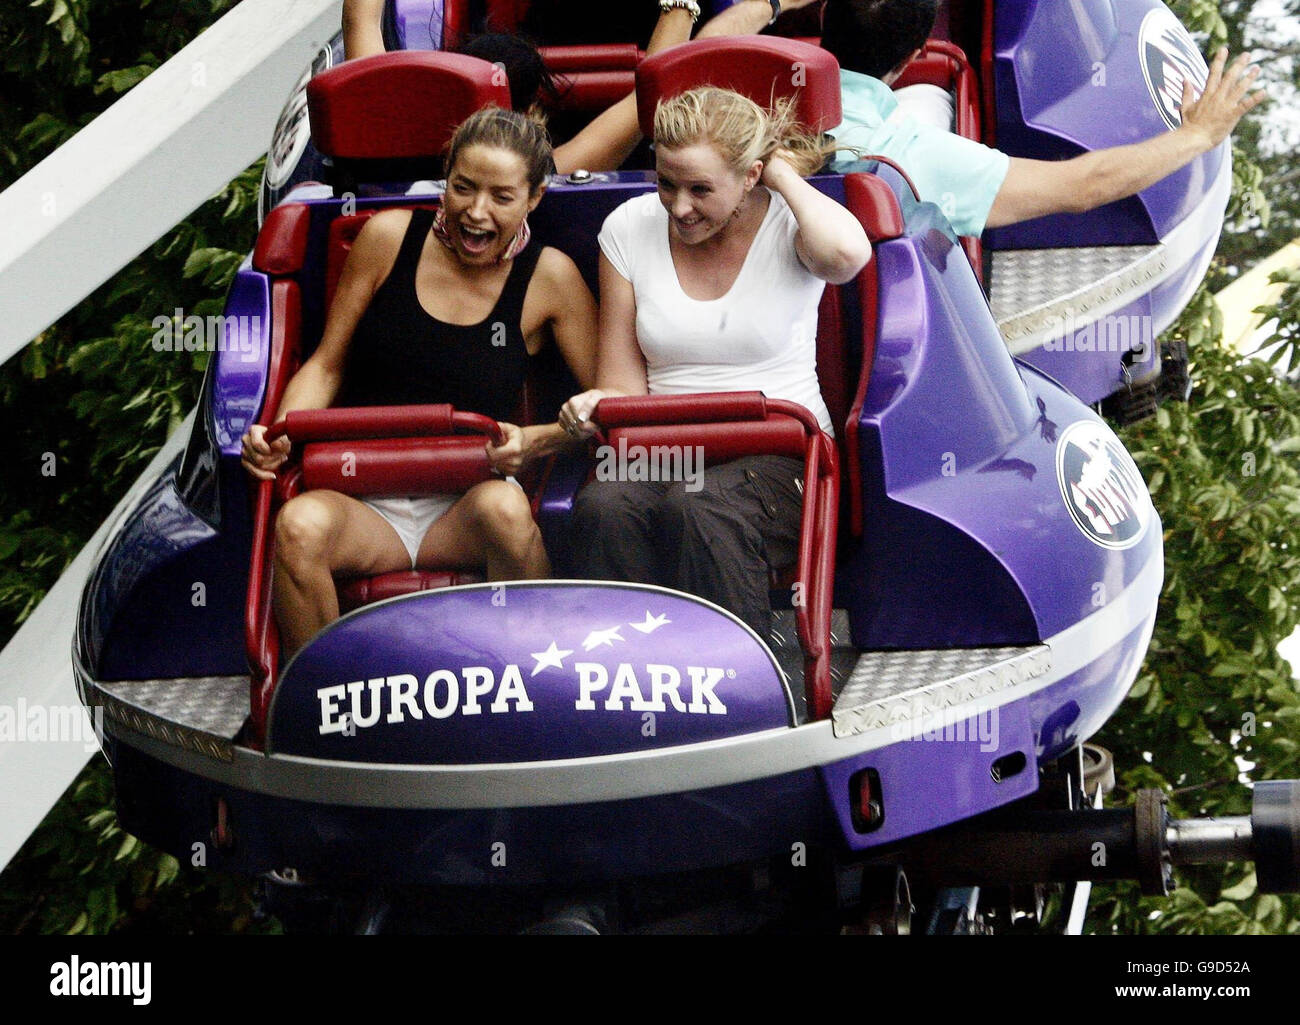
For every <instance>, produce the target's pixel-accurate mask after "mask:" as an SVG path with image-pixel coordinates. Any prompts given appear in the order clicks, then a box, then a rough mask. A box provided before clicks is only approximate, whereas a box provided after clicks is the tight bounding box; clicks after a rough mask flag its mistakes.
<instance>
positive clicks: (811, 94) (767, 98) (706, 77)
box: [636, 36, 844, 137]
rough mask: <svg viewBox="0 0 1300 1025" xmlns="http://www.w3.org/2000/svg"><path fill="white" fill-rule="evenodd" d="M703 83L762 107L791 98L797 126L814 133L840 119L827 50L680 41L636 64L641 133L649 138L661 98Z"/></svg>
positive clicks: (748, 40)
mask: <svg viewBox="0 0 1300 1025" xmlns="http://www.w3.org/2000/svg"><path fill="white" fill-rule="evenodd" d="M702 85H716V86H720V87H721V88H724V89H734V90H735V91H736V92H738V93H740V94H742V95H744V96H748V97H749V98H750V99H751V100H753V101H754V102H755V103H757V104H759V105H760V106H763V107H770V106H771V105H772V102H773V100H779V99H783V98H785V97H792V98H793V99H794V101H795V116H796V118H797V119H798V121H799V123H800V124H802V125H804V126H805V127H807V128H809V129H811V130H813V131H818V132H821V131H825V130H826V129H828V128H834V127H835V126H836V125H838V124H839V123H840V122H841V121H843V120H844V114H843V111H842V108H841V105H840V66H839V63H838V62H837V61H836V60H835V58H834V57H832V56H831V55H830V54H829V53H828V52H827V51H825V50H823V49H822V48H821V47H820V46H813V45H812V44H811V43H804V42H800V41H799V40H797V39H780V38H777V37H775V36H734V37H732V36H728V37H724V38H719V39H697V40H696V41H695V42H692V43H682V44H681V45H680V46H673V47H669V48H668V49H667V50H662V51H660V52H659V53H657V54H655V55H654V56H651V57H647V58H646V59H645V60H643V61H642V62H641V63H640V65H639V66H638V67H637V69H636V105H637V116H638V118H639V119H640V122H641V131H642V133H643V134H644V135H646V136H647V137H650V136H653V134H654V117H655V105H656V104H658V102H659V101H660V100H666V99H668V98H670V97H673V96H676V95H677V94H678V93H684V92H686V91H687V90H688V89H694V88H695V87H696V86H702Z"/></svg>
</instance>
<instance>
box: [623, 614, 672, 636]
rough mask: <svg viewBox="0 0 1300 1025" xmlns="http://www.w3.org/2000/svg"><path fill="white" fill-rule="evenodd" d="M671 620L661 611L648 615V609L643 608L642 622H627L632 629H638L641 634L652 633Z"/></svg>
mask: <svg viewBox="0 0 1300 1025" xmlns="http://www.w3.org/2000/svg"><path fill="white" fill-rule="evenodd" d="M671 622H672V620H671V619H669V618H668V617H667V616H666V615H663V614H662V613H661V614H660V615H658V616H652V615H650V610H649V609H646V610H645V621H644V622H642V623H628V626H630V627H631V628H632V629H633V630H640V631H641V632H642V633H643V634H652V633H654V632H655V631H656V630H658V629H659V628H660V627H661V626H663V625H664V624H666V623H671Z"/></svg>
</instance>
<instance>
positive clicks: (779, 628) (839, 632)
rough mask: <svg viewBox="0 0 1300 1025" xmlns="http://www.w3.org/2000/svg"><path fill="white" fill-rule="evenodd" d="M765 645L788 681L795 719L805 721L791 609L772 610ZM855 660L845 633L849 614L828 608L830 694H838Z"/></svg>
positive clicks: (855, 653)
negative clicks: (829, 625) (829, 614)
mask: <svg viewBox="0 0 1300 1025" xmlns="http://www.w3.org/2000/svg"><path fill="white" fill-rule="evenodd" d="M767 643H768V646H769V647H770V648H771V649H772V654H773V655H775V656H776V661H777V665H779V666H780V667H781V669H782V671H783V672H784V673H785V675H786V678H787V679H788V680H789V681H790V692H791V694H792V696H793V697H794V706H795V718H796V720H797V721H798V722H807V721H808V700H807V697H806V695H805V694H804V690H803V649H802V648H800V647H799V635H798V633H797V632H796V631H795V625H794V610H793V609H778V610H774V611H773V612H772V629H771V632H770V633H769V634H768V642H767ZM857 662H858V649H857V648H855V647H853V640H852V638H851V637H850V636H849V614H848V611H847V610H845V609H832V610H831V693H832V694H838V693H839V692H840V689H841V688H842V687H843V686H844V684H845V682H846V681H847V680H848V678H849V674H850V673H852V672H853V667H854V666H855V665H857Z"/></svg>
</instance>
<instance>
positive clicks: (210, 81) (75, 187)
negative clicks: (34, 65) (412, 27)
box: [0, 0, 342, 363]
mask: <svg viewBox="0 0 1300 1025" xmlns="http://www.w3.org/2000/svg"><path fill="white" fill-rule="evenodd" d="M341 10H342V0H243V2H242V3H240V4H238V5H237V6H235V7H234V8H233V9H232V10H231V11H230V12H229V13H228V14H226V15H225V16H224V17H222V18H221V20H219V21H218V22H217V23H216V24H215V25H212V26H211V27H210V28H208V29H207V31H205V32H204V33H202V34H201V35H200V36H199V37H198V38H197V39H195V40H194V41H193V42H192V43H190V44H189V45H188V46H186V47H185V48H184V49H183V50H181V51H180V53H178V54H176V55H175V56H174V57H172V59H171V60H169V61H168V62H167V63H166V64H164V65H163V66H162V67H160V68H158V69H157V70H156V71H154V72H153V74H151V75H150V76H149V77H148V78H146V79H145V80H144V81H142V82H140V83H139V84H138V85H137V86H136V87H135V88H134V89H132V90H131V91H130V92H128V93H127V94H126V95H125V96H123V97H122V98H121V99H119V100H118V101H117V102H116V103H114V104H113V106H111V107H110V108H109V109H108V110H106V111H104V113H102V114H101V115H100V116H99V117H97V118H96V119H95V120H94V121H92V122H91V123H90V124H89V125H87V126H86V127H85V128H83V129H82V130H81V131H80V132H78V133H77V135H76V136H75V137H74V138H72V139H70V140H68V142H66V143H64V144H63V145H62V146H60V147H59V148H58V149H57V150H56V151H55V152H53V153H52V154H50V155H49V156H48V157H46V158H45V159H44V160H42V161H41V162H40V163H39V164H37V165H36V167H34V168H33V169H32V170H31V171H29V172H28V173H27V174H25V175H24V176H23V177H22V178H20V179H19V180H18V181H17V182H15V183H14V184H13V185H11V186H10V187H9V188H8V189H6V190H5V191H4V192H3V193H0V310H3V311H4V316H3V317H2V318H0V363H2V362H4V361H5V360H7V359H9V357H10V356H12V355H13V354H14V353H16V352H17V351H19V350H20V349H22V348H23V347H24V346H25V345H27V343H28V342H30V341H31V340H32V339H33V338H34V337H36V335H37V334H39V333H40V332H41V331H43V330H45V328H47V327H48V326H49V325H50V324H52V323H54V321H55V320H57V319H58V318H59V317H61V316H62V315H63V314H64V313H66V312H67V311H68V310H70V309H71V308H72V307H73V306H75V305H76V304H77V303H78V302H80V301H81V300H82V299H84V298H85V297H86V296H87V295H89V294H90V293H91V292H92V291H94V289H96V288H97V287H99V286H100V285H101V284H103V283H104V282H105V281H106V280H108V278H110V277H111V276H112V275H113V274H115V273H116V272H117V271H118V270H120V269H121V268H122V267H123V266H125V265H126V264H127V263H128V262H130V261H131V260H132V259H134V258H135V257H136V256H137V255H138V254H139V253H141V252H143V251H144V250H145V249H146V248H147V247H148V246H149V245H151V244H152V243H153V242H155V241H156V240H157V239H158V238H160V237H161V236H162V235H163V234H164V233H165V232H166V231H167V230H168V229H170V228H171V227H173V226H174V225H175V224H177V223H178V222H179V221H181V220H183V219H184V218H185V217H186V216H187V215H188V214H189V213H190V212H191V211H193V210H194V209H195V208H196V207H198V206H199V205H200V204H202V203H203V202H204V201H205V200H207V199H208V198H209V197H211V196H212V195H213V194H215V193H216V192H217V191H218V190H220V189H221V188H222V187H223V186H224V185H225V184H226V183H227V182H228V181H230V179H231V178H233V177H234V176H235V175H236V174H238V173H239V172H240V171H242V170H243V169H244V168H245V167H247V166H248V165H249V164H251V163H252V162H253V161H254V160H256V159H257V158H258V157H259V156H260V155H261V154H263V153H264V152H266V148H267V146H268V145H269V143H270V141H271V132H272V130H273V129H274V128H275V121H276V118H277V116H278V115H279V113H280V108H281V107H282V106H283V105H284V102H285V101H286V100H287V99H288V98H289V93H290V91H291V90H292V88H293V86H294V84H295V82H296V81H297V79H298V77H299V76H300V75H301V74H302V72H303V69H304V68H306V67H307V65H308V64H309V63H310V62H311V59H312V57H313V56H314V55H315V53H316V51H317V50H318V49H319V47H320V46H321V45H323V44H324V43H326V42H328V41H329V40H330V39H331V38H332V37H333V36H334V34H335V33H336V32H337V31H338V30H339V24H340V17H341ZM159 312H160V313H170V311H159Z"/></svg>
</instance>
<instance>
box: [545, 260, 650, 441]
mask: <svg viewBox="0 0 1300 1025" xmlns="http://www.w3.org/2000/svg"><path fill="white" fill-rule="evenodd" d="M647 390H648V389H647V387H646V370H645V356H643V355H642V354H641V346H640V345H638V344H637V340H636V293H635V292H634V291H633V289H632V282H630V281H628V280H627V278H625V277H623V275H621V274H620V273H619V272H618V271H616V270H615V269H614V265H613V264H612V263H610V262H609V258H608V257H607V256H605V254H604V253H601V254H600V348H599V355H598V358H597V362H596V387H595V388H592V389H591V390H590V391H585V392H582V393H581V394H580V395H575V396H573V398H571V399H569V401H568V402H566V403H565V404H564V408H563V409H561V410H560V426H561V427H563V428H564V429H565V430H567V431H568V432H569V433H570V434H572V435H573V436H574V437H578V438H585V437H589V436H590V435H592V434H594V433H595V431H596V425H595V424H593V423H592V422H591V414H592V412H593V410H595V408H596V404H597V403H598V402H600V400H601V399H603V398H615V397H617V396H619V395H644V394H646V391H647Z"/></svg>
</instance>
